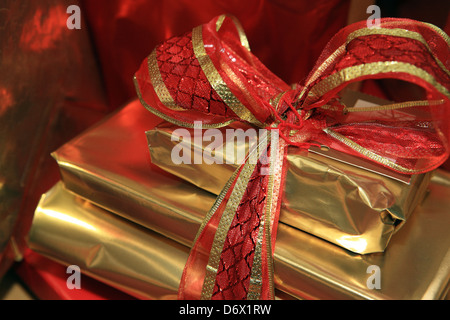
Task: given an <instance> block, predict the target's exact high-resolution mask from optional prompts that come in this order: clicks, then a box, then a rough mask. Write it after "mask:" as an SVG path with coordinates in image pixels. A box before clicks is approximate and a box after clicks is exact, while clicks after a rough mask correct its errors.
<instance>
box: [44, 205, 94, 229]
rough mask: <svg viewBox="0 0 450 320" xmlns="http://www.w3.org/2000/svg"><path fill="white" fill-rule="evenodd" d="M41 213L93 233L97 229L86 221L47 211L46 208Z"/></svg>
mask: <svg viewBox="0 0 450 320" xmlns="http://www.w3.org/2000/svg"><path fill="white" fill-rule="evenodd" d="M40 211H41V212H42V213H44V214H45V215H47V216H50V217H52V218H55V219H58V220H62V221H64V222H67V223H71V224H75V225H77V226H80V227H82V228H86V229H89V230H92V231H94V230H95V227H93V226H92V225H90V224H89V223H87V222H85V221H82V220H79V219H77V218H74V217H71V216H69V215H67V214H64V213H62V212H58V211H54V210H51V209H45V208H41V209H40Z"/></svg>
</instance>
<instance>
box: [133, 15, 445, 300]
mask: <svg viewBox="0 0 450 320" xmlns="http://www.w3.org/2000/svg"><path fill="white" fill-rule="evenodd" d="M449 43H450V41H449V37H448V36H447V35H446V34H445V33H444V32H442V31H441V30H440V29H438V28H437V27H435V26H432V25H430V24H426V23H422V22H417V21H412V20H406V19H382V20H381V24H380V28H366V22H361V23H356V24H353V25H350V26H348V27H346V28H344V29H343V30H341V31H340V32H339V33H338V34H337V35H336V36H335V37H333V39H331V41H330V42H329V44H328V45H327V46H326V48H325V49H324V51H323V53H322V55H321V56H320V58H319V60H318V62H317V64H316V66H315V68H314V69H313V71H312V72H311V74H310V75H309V77H308V79H307V80H306V81H305V82H304V83H302V84H298V85H296V86H294V87H290V86H288V85H287V84H286V83H284V82H283V81H282V80H280V79H279V78H278V77H277V76H275V75H274V74H272V73H271V72H270V71H269V70H268V69H267V68H266V67H265V66H264V65H263V64H262V63H261V62H260V61H259V60H258V59H257V58H256V57H255V56H254V55H253V54H252V53H251V52H250V48H249V44H248V42H247V39H246V37H245V34H244V32H243V30H242V28H241V26H240V24H239V23H238V22H237V21H236V20H235V19H234V18H233V17H229V16H220V17H217V18H215V19H213V20H212V21H210V22H209V23H208V24H205V25H203V26H200V27H197V28H194V29H193V31H192V32H189V33H187V34H185V35H183V36H181V37H175V38H172V39H169V40H167V41H166V42H164V43H163V44H161V45H159V46H158V47H157V48H155V50H154V51H153V52H152V54H151V55H150V56H149V57H148V58H147V59H146V60H145V61H144V63H143V64H142V66H141V68H140V69H139V70H138V72H137V73H136V76H135V84H136V88H137V92H138V95H139V97H140V99H141V102H142V103H143V105H144V106H145V107H147V108H148V109H149V110H150V111H151V112H154V113H155V114H157V115H159V116H160V117H161V118H163V119H165V120H167V121H170V122H173V123H175V124H178V125H180V126H185V127H193V126H194V121H202V123H203V126H204V128H214V127H221V126H226V125H228V124H230V123H231V122H233V121H242V122H246V123H249V124H251V125H253V126H255V127H259V128H266V129H270V130H267V136H265V137H264V138H263V139H262V140H261V141H262V142H264V144H262V145H260V146H259V148H257V150H255V151H254V154H253V155H256V156H257V159H258V161H257V162H256V163H251V161H250V160H249V159H250V158H251V157H250V154H249V157H248V158H247V161H246V162H245V163H244V164H242V165H241V166H240V167H239V169H238V170H237V171H236V172H235V174H234V175H233V177H232V178H231V179H230V180H229V182H228V183H227V185H226V187H225V189H224V190H223V191H222V193H221V194H220V195H219V197H218V198H217V200H216V203H215V205H214V206H213V208H212V209H211V210H210V212H209V213H208V214H207V216H206V218H205V220H204V222H203V224H202V226H201V228H200V230H199V232H198V234H197V237H196V239H195V242H194V244H193V247H192V250H191V253H190V256H189V259H188V262H187V264H186V267H185V270H184V273H183V277H182V279H181V284H180V289H179V298H180V299H199V298H202V299H271V298H273V295H274V293H273V290H274V288H273V275H272V272H273V267H272V254H273V250H274V247H275V246H274V245H275V238H276V229H277V223H278V215H279V210H280V205H281V203H280V202H281V200H280V199H281V192H282V190H283V183H284V170H285V167H286V166H285V165H284V161H285V155H286V152H287V147H288V146H292V145H293V146H297V147H301V148H307V147H309V146H310V145H312V144H319V145H326V146H328V147H330V148H333V149H336V150H339V151H342V152H346V153H350V154H353V155H357V156H359V157H363V158H367V159H369V160H371V161H375V162H378V163H380V164H382V165H384V166H386V167H389V168H390V169H392V170H395V171H399V172H402V173H405V174H416V173H422V172H426V171H430V170H433V169H435V168H437V167H438V166H439V165H441V164H442V163H443V162H444V161H445V160H446V158H447V157H448V155H449V144H448V139H449V137H450V134H449V133H450V129H449V125H448V123H449V122H448V119H449V118H448V117H449V110H450V108H449V106H450V93H449V88H450V72H449V71H448V70H449V64H450V62H449V61H450V59H449V57H450V55H449V53H450V49H449ZM305 50H307V48H305ZM382 78H392V79H398V80H403V81H407V82H409V83H412V84H415V85H417V90H420V91H422V92H423V99H422V100H418V101H406V102H395V103H392V104H389V105H385V106H380V107H371V108H347V106H345V105H344V104H343V103H342V101H341V99H340V96H339V93H340V92H341V91H342V90H343V89H344V88H345V87H346V86H347V85H349V84H350V83H352V82H358V81H363V80H366V79H382ZM278 136H279V137H281V139H276V140H274V139H273V138H274V137H278ZM274 141H275V142H276V143H274ZM264 169H266V170H269V172H270V174H267V172H266V171H264ZM264 172H266V173H264ZM299 196H301V195H299Z"/></svg>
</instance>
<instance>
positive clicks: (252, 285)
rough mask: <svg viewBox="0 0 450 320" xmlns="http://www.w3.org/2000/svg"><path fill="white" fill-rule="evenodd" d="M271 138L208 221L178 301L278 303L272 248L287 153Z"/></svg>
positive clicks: (229, 185)
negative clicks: (275, 291) (258, 301)
mask: <svg viewBox="0 0 450 320" xmlns="http://www.w3.org/2000/svg"><path fill="white" fill-rule="evenodd" d="M271 136H276V134H274V133H273V132H267V131H266V132H265V136H264V137H261V139H260V141H261V142H260V143H259V144H258V146H257V147H256V148H254V150H253V151H251V152H250V153H249V155H248V157H247V159H246V161H245V163H244V164H242V165H241V166H240V167H239V168H238V169H237V170H236V172H235V174H234V175H233V177H232V178H231V179H230V180H229V182H228V183H227V186H226V187H225V188H224V190H223V192H222V193H221V194H220V195H219V197H218V198H217V200H216V203H215V204H214V206H213V207H212V208H211V210H210V211H209V213H208V214H207V216H206V217H205V220H204V222H203V224H202V226H201V227H200V229H199V232H198V235H197V237H196V239H195V242H194V245H193V247H192V250H191V253H190V255H189V258H188V262H187V263H186V266H185V269H184V272H183V275H182V279H181V283H180V288H179V296H178V297H179V299H206V300H210V299H212V300H222V299H223V300H246V299H249V300H258V299H273V298H274V286H273V263H272V255H273V249H272V248H273V247H274V241H275V237H276V226H277V221H278V215H279V205H280V202H281V201H280V200H279V199H280V190H282V188H281V187H280V184H281V182H282V180H283V179H282V172H283V162H282V161H283V159H284V154H285V151H284V150H285V149H286V148H285V145H284V141H283V140H282V141H283V142H281V141H279V139H278V137H276V138H277V139H276V140H275V141H276V143H272V142H273V141H274V139H271V142H270V143H269V142H268V140H269V139H270V137H271ZM279 143H283V146H282V147H281V149H282V150H283V152H281V154H280V152H279V151H280V146H279ZM280 160H281V161H280Z"/></svg>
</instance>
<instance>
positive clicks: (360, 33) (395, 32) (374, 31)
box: [298, 22, 450, 99]
mask: <svg viewBox="0 0 450 320" xmlns="http://www.w3.org/2000/svg"><path fill="white" fill-rule="evenodd" d="M384 25H385V26H387V25H396V23H394V22H390V23H385V24H384ZM425 25H427V26H428V27H431V28H432V29H433V30H434V31H435V32H438V33H439V34H440V35H441V37H442V38H443V39H444V41H446V42H447V44H449V43H450V41H449V37H448V36H447V35H446V34H445V33H444V32H443V31H442V30H440V29H439V28H437V27H435V26H433V25H429V24H425ZM368 35H389V36H395V37H403V38H408V39H413V40H417V41H419V42H420V43H422V44H423V45H424V46H425V47H426V48H427V50H428V52H429V53H430V54H431V55H432V56H433V58H434V60H435V61H436V63H437V64H438V65H439V67H440V68H441V69H442V70H443V71H444V72H445V73H446V74H447V75H449V76H450V71H449V70H448V69H447V68H446V67H445V66H444V64H443V63H442V62H441V61H440V60H439V59H438V58H437V57H436V55H435V54H434V53H433V51H432V50H431V48H430V47H429V46H428V43H427V42H426V40H425V39H424V38H423V36H422V35H421V34H420V33H417V32H414V31H410V30H406V29H400V28H395V29H388V28H363V29H359V30H356V31H354V32H352V33H350V34H349V35H348V37H347V41H346V43H345V44H343V45H341V46H340V47H339V48H337V49H336V50H335V51H334V52H333V53H332V54H331V55H330V56H329V57H328V58H327V59H326V60H325V61H324V62H323V63H322V64H321V65H320V66H319V67H318V68H317V70H316V71H315V72H314V73H313V75H312V76H311V77H310V79H309V80H308V82H307V83H306V85H305V87H304V89H303V91H302V92H301V94H300V95H299V98H298V99H301V97H302V96H303V94H304V93H305V92H306V90H307V88H308V87H309V86H310V85H311V84H312V83H313V82H314V81H315V80H317V78H318V77H319V76H320V75H321V74H322V73H323V72H324V71H325V70H326V69H327V68H328V67H329V66H330V65H331V64H332V63H333V62H334V61H336V59H337V58H338V57H339V56H341V55H342V54H344V53H345V52H346V48H347V45H348V44H349V43H350V42H351V41H353V40H355V39H357V38H359V37H364V36H368Z"/></svg>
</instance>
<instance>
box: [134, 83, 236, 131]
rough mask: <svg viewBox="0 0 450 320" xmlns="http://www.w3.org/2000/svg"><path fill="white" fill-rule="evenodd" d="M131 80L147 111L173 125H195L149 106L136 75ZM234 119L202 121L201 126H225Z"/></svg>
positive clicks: (206, 127)
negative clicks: (213, 121) (214, 121)
mask: <svg viewBox="0 0 450 320" xmlns="http://www.w3.org/2000/svg"><path fill="white" fill-rule="evenodd" d="M133 82H134V87H135V89H136V93H137V96H138V98H139V101H140V102H141V103H142V105H143V106H144V107H145V108H146V109H147V110H148V111H150V112H151V113H153V114H154V115H156V116H158V117H160V118H161V119H163V120H165V121H167V122H170V123H173V124H175V125H177V126H181V127H186V128H194V127H195V125H194V123H191V122H185V121H179V120H176V119H174V118H172V117H169V116H168V115H166V114H165V113H164V112H161V111H159V110H157V109H155V108H153V107H151V106H150V105H149V104H148V103H147V102H146V101H145V99H144V97H143V96H142V92H141V89H140V87H139V83H138V80H137V78H136V76H134V78H133ZM234 121H235V120H228V121H225V122H219V123H211V124H205V123H203V124H202V128H205V129H214V128H221V127H225V126H227V125H229V124H231V123H233V122H234Z"/></svg>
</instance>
